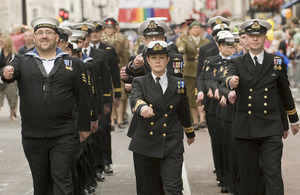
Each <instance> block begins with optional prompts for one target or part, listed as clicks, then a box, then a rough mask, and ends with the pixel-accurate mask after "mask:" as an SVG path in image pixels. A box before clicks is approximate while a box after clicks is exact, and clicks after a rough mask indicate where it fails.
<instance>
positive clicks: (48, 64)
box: [42, 59, 55, 74]
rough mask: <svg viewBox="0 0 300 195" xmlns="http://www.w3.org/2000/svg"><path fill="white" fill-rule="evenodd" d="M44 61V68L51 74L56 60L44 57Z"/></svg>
mask: <svg viewBox="0 0 300 195" xmlns="http://www.w3.org/2000/svg"><path fill="white" fill-rule="evenodd" d="M42 62H43V65H44V68H45V70H46V72H47V74H49V73H50V72H51V70H52V68H53V67H54V62H55V59H50V60H48V59H42Z"/></svg>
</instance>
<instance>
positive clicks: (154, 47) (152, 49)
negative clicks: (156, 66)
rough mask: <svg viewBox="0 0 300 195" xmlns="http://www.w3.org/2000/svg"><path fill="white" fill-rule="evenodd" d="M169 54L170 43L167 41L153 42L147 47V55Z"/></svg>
mask: <svg viewBox="0 0 300 195" xmlns="http://www.w3.org/2000/svg"><path fill="white" fill-rule="evenodd" d="M168 52H169V50H168V43H167V42H165V41H151V42H150V43H149V44H148V46H147V54H163V53H168Z"/></svg>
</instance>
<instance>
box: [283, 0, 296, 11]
mask: <svg viewBox="0 0 300 195" xmlns="http://www.w3.org/2000/svg"><path fill="white" fill-rule="evenodd" d="M299 2H300V0H293V1H290V2H287V3H285V4H283V5H282V6H281V9H286V8H289V7H291V6H293V5H295V4H296V3H299Z"/></svg>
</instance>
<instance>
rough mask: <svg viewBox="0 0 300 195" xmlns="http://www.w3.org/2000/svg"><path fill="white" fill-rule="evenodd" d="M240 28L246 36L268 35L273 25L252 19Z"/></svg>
mask: <svg viewBox="0 0 300 195" xmlns="http://www.w3.org/2000/svg"><path fill="white" fill-rule="evenodd" d="M240 27H241V30H245V33H246V34H266V33H267V31H268V30H269V29H271V28H272V25H271V24H270V23H269V22H267V21H264V20H260V19H252V20H247V21H245V22H243V23H242V24H241V26H240Z"/></svg>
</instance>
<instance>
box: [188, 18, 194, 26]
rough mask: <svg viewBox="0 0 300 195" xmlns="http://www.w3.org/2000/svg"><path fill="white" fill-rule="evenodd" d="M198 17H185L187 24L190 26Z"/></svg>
mask: <svg viewBox="0 0 300 195" xmlns="http://www.w3.org/2000/svg"><path fill="white" fill-rule="evenodd" d="M195 20H196V19H195V18H188V19H185V23H186V25H187V26H190V25H191V24H192V23H193V22H194V21H195Z"/></svg>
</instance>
